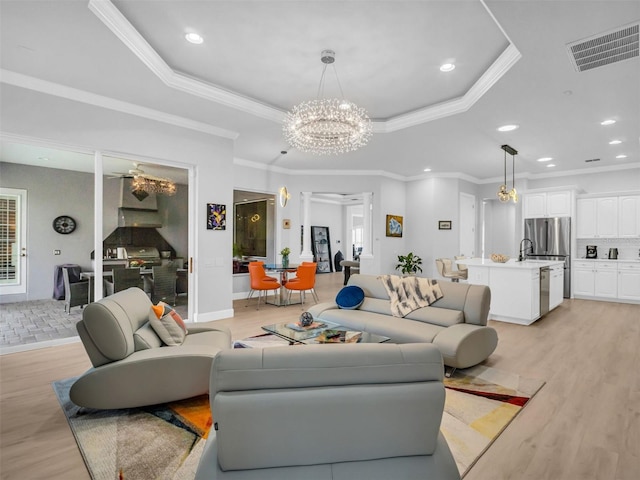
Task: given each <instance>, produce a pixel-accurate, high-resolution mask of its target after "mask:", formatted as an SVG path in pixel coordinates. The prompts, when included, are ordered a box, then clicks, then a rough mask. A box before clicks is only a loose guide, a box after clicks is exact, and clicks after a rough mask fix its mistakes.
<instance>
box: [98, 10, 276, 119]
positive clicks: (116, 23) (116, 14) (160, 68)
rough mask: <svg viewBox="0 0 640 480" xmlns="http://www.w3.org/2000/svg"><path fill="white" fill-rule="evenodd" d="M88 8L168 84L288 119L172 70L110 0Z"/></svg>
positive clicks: (261, 114)
mask: <svg viewBox="0 0 640 480" xmlns="http://www.w3.org/2000/svg"><path fill="white" fill-rule="evenodd" d="M88 7H89V10H91V11H92V12H93V13H94V15H96V16H97V17H98V19H100V21H102V23H104V24H105V25H106V26H107V28H108V29H109V30H111V31H112V32H113V34H114V35H115V36H116V37H118V39H120V41H121V42H122V43H124V44H125V46H126V47H127V48H129V50H131V51H132V52H133V54H134V55H135V56H136V57H138V58H139V59H140V61H141V62H142V63H143V64H144V65H146V66H147V67H148V68H149V70H151V71H152V72H153V74H154V75H156V76H157V77H158V78H159V79H160V80H161V81H162V82H163V83H164V84H165V85H167V86H168V87H171V88H173V89H175V90H180V91H182V92H185V93H188V94H191V95H195V96H198V97H201V98H204V99H207V100H211V101H212V102H216V103H219V104H221V105H225V106H227V107H231V108H235V109H237V110H240V111H243V112H245V113H250V114H252V115H255V116H257V117H260V118H264V119H266V120H271V121H273V122H277V123H281V122H282V121H283V120H284V116H285V112H283V111H282V110H279V109H277V108H274V107H271V106H268V105H264V104H263V103H260V102H258V101H256V100H253V99H249V98H247V97H244V96H242V95H238V94H236V93H233V92H230V91H228V90H225V89H223V88H221V87H218V86H216V85H212V84H210V83H207V82H203V81H201V80H196V79H195V78H191V77H188V76H186V75H184V74H181V73H179V72H176V71H174V70H172V69H171V67H169V65H167V63H166V62H165V61H164V59H163V58H162V57H161V56H160V55H159V54H158V53H157V52H156V51H155V50H154V49H153V48H152V47H151V45H149V43H148V42H147V41H146V40H145V39H144V38H143V37H142V35H140V33H139V32H138V31H137V30H136V29H135V28H134V27H133V25H131V23H130V22H129V21H128V20H127V19H126V17H125V16H124V15H123V14H122V13H121V12H120V10H118V9H117V8H116V6H115V5H114V4H113V3H111V1H110V0H89V5H88Z"/></svg>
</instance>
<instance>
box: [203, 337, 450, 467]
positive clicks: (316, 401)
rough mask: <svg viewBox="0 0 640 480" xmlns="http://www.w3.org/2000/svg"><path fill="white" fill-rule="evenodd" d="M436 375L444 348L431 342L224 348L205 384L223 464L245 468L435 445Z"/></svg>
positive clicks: (420, 450)
mask: <svg viewBox="0 0 640 480" xmlns="http://www.w3.org/2000/svg"><path fill="white" fill-rule="evenodd" d="M442 377H443V364H442V356H441V354H440V352H439V350H438V349H437V348H436V347H435V346H433V345H430V344H405V345H394V344H360V345H342V346H341V347H340V348H327V346H326V345H309V346H306V347H304V348H268V349H264V350H261V349H240V350H229V351H222V352H220V353H219V354H218V355H217V356H216V359H215V361H214V363H213V368H212V370H211V387H210V397H211V411H212V415H213V418H214V419H215V422H216V423H215V425H214V427H215V429H216V440H217V443H218V445H217V449H218V462H219V465H220V467H221V468H222V469H223V470H245V469H258V468H275V467H285V466H292V465H316V464H328V463H336V462H349V461H363V460H373V459H382V458H389V457H403V456H414V455H431V454H433V453H434V451H435V449H436V444H437V438H438V431H439V428H440V421H441V416H442V409H443V407H444V386H443V384H442ZM239 424H242V425H243V428H237V427H238V425H239ZM301 425H303V427H302V428H301ZM265 432H268V435H266V434H265ZM328 439H330V441H328ZM238 445H241V446H242V448H238ZM270 478H273V477H270ZM300 478H302V477H300Z"/></svg>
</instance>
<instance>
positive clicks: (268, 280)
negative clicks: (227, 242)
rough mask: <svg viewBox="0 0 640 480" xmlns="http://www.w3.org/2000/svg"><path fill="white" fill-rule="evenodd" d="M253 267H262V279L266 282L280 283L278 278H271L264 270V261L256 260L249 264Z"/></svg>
mask: <svg viewBox="0 0 640 480" xmlns="http://www.w3.org/2000/svg"><path fill="white" fill-rule="evenodd" d="M251 265H260V266H261V267H262V279H263V280H265V281H266V282H277V281H278V279H277V278H274V277H270V276H269V275H267V272H266V270H265V269H264V262H263V261H260V260H255V261H253V262H249V266H251Z"/></svg>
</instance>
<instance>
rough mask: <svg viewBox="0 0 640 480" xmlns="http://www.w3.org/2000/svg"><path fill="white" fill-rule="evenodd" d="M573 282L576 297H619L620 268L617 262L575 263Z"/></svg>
mask: <svg viewBox="0 0 640 480" xmlns="http://www.w3.org/2000/svg"><path fill="white" fill-rule="evenodd" d="M573 280H574V282H573V294H574V295H575V296H581V297H598V298H617V297H618V266H617V264H616V262H596V261H591V262H590V261H580V262H574V263H573Z"/></svg>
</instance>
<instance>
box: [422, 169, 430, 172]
mask: <svg viewBox="0 0 640 480" xmlns="http://www.w3.org/2000/svg"><path fill="white" fill-rule="evenodd" d="M430 171H431V169H430V168H425V169H424V170H423V172H430Z"/></svg>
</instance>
